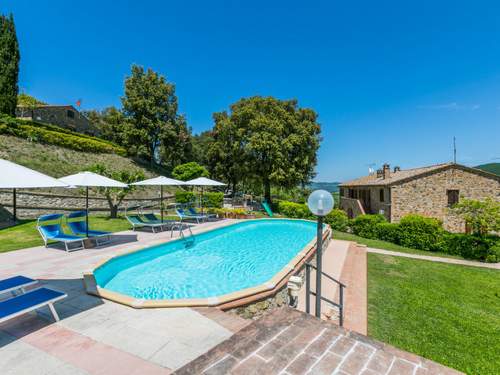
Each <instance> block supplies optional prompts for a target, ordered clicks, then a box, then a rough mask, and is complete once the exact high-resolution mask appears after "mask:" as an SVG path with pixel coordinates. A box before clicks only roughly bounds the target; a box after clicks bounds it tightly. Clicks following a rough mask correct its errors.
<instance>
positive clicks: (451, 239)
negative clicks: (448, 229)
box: [442, 233, 500, 262]
mask: <svg viewBox="0 0 500 375" xmlns="http://www.w3.org/2000/svg"><path fill="white" fill-rule="evenodd" d="M442 243H443V250H444V251H446V252H447V253H449V254H452V255H460V256H462V257H464V258H467V259H475V260H481V261H486V262H498V261H500V241H498V238H496V237H493V236H477V235H468V234H461V233H447V234H446V235H445V236H444V239H443V241H442Z"/></svg>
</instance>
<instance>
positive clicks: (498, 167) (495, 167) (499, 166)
mask: <svg viewBox="0 0 500 375" xmlns="http://www.w3.org/2000/svg"><path fill="white" fill-rule="evenodd" d="M476 168H478V169H482V170H483V171H486V172H490V173H494V174H497V175H499V176H500V163H488V164H481V165H478V166H477V167H476Z"/></svg>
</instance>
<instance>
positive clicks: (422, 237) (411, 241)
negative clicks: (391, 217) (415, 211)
mask: <svg viewBox="0 0 500 375" xmlns="http://www.w3.org/2000/svg"><path fill="white" fill-rule="evenodd" d="M444 234H445V231H444V229H443V224H442V223H441V221H439V220H437V219H434V218H430V217H424V216H420V215H408V216H405V217H403V218H402V219H401V220H400V221H399V241H398V242H399V244H400V245H402V246H405V247H413V248H415V249H419V250H429V251H437V250H440V245H439V244H440V242H441V241H442V238H443V235H444Z"/></svg>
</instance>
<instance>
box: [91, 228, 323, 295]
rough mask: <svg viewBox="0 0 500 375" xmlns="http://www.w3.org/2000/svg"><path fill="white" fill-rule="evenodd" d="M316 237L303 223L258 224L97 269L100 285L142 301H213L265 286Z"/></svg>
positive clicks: (225, 230)
mask: <svg viewBox="0 0 500 375" xmlns="http://www.w3.org/2000/svg"><path fill="white" fill-rule="evenodd" d="M315 233H316V225H315V223H312V222H308V221H302V220H286V219H283V220H281V219H273V220H266V219H263V220H255V221H246V222H241V223H238V224H235V225H230V226H227V227H224V228H219V229H215V230H212V231H209V232H205V233H202V234H198V235H196V236H194V237H195V241H194V244H193V245H192V246H186V243H185V242H183V241H174V242H167V243H165V244H162V245H158V246H154V247H150V248H147V249H144V250H141V251H138V252H135V253H131V254H127V255H124V256H121V257H117V258H114V259H111V260H110V261H108V262H106V263H105V264H103V265H102V266H100V267H99V268H97V269H96V270H95V271H94V275H95V278H96V281H97V284H98V285H99V286H100V287H103V288H106V289H109V290H112V291H115V292H118V293H121V294H125V295H129V296H132V297H135V298H143V299H153V300H154V299H181V298H208V297H214V296H218V295H222V294H226V293H231V292H235V291H238V290H241V289H245V288H249V287H253V286H256V285H260V284H263V283H265V282H266V281H268V280H270V279H271V278H272V277H273V276H274V275H275V274H276V273H278V272H279V271H281V270H282V269H283V267H284V266H285V265H286V264H287V263H288V262H290V260H291V259H292V258H293V257H294V256H295V255H297V253H298V252H300V251H301V250H302V249H303V248H304V247H305V246H306V245H307V244H308V243H309V242H310V241H311V240H312V239H314V237H315Z"/></svg>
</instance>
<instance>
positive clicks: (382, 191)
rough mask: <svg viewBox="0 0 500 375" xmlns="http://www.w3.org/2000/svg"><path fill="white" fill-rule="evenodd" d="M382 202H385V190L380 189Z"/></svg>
mask: <svg viewBox="0 0 500 375" xmlns="http://www.w3.org/2000/svg"><path fill="white" fill-rule="evenodd" d="M379 194H380V202H383V201H384V189H380V192H379Z"/></svg>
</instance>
